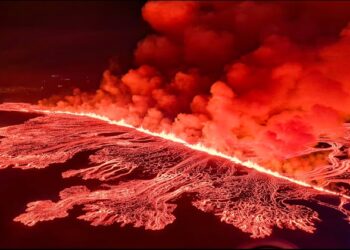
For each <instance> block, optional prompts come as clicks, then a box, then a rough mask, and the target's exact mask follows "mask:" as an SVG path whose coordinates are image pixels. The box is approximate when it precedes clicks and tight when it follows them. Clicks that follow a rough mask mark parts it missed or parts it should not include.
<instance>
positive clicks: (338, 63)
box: [40, 1, 350, 165]
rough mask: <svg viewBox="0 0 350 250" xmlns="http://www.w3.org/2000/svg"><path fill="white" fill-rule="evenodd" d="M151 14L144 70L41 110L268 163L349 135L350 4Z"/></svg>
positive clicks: (108, 79) (177, 9) (222, 5)
mask: <svg viewBox="0 0 350 250" xmlns="http://www.w3.org/2000/svg"><path fill="white" fill-rule="evenodd" d="M142 15H143V17H144V19H145V21H146V22H148V23H149V25H150V26H151V27H152V28H153V29H154V33H153V34H150V35H148V36H147V37H145V38H144V39H143V40H142V41H140V42H139V43H138V44H137V47H136V49H135V52H134V61H135V67H133V68H131V69H129V70H127V71H126V72H122V71H121V70H120V69H121V68H122V66H121V64H122V62H118V63H119V64H120V65H118V63H116V62H114V63H112V64H111V67H110V68H109V69H106V71H105V72H104V73H103V78H102V81H101V87H100V89H98V90H97V91H96V93H84V92H82V91H80V90H78V89H76V90H75V91H74V93H73V94H72V95H71V96H66V97H64V98H62V97H52V98H49V99H47V100H43V101H41V102H40V103H41V104H42V105H51V106H52V105H53V106H55V107H58V108H61V109H69V110H74V111H92V112H95V113H99V114H103V115H106V116H108V117H109V118H112V119H125V120H126V121H127V122H128V123H130V124H132V125H134V126H142V127H144V128H147V129H149V130H151V131H155V132H160V131H166V132H169V133H174V134H176V135H177V136H179V137H181V138H183V139H185V140H186V141H188V142H190V143H202V144H204V145H206V146H208V147H212V148H215V149H217V150H219V151H222V152H224V153H227V154H231V155H232V154H234V155H236V156H240V157H245V156H247V157H248V156H250V157H257V158H259V159H261V160H263V161H272V159H275V160H283V159H289V158H292V157H294V156H297V155H298V154H299V153H300V152H303V151H305V150H306V149H308V148H309V147H314V146H315V145H316V144H317V142H318V138H320V137H322V136H323V137H324V136H326V137H327V138H338V137H339V136H342V134H343V133H344V129H343V123H344V122H346V121H348V120H349V118H350V95H349V94H350V71H349V68H350V60H349V56H350V4H349V3H347V2H334V1H333V2H315V1H312V2H311V1H310V2H301V1H295V2H261V1H257V2H252V1H242V2H220V1H212V2H206V1H200V2H189V1H183V2H180V1H179V2H178V1H169V2H167V1H159V2H158V1H150V2H147V3H146V4H145V5H144V7H143V9H142ZM348 23H349V24H348ZM304 165H305V164H304Z"/></svg>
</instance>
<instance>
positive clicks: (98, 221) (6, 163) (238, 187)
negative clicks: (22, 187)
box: [0, 103, 349, 237]
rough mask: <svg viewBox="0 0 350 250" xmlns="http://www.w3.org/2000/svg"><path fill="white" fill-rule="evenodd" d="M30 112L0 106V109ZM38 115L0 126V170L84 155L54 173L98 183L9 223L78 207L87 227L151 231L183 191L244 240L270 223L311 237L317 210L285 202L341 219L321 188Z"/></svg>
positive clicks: (121, 131) (167, 143)
mask: <svg viewBox="0 0 350 250" xmlns="http://www.w3.org/2000/svg"><path fill="white" fill-rule="evenodd" d="M38 109H39V108H38V107H36V106H30V105H21V104H10V103H9V104H2V105H1V110H11V111H15V110H17V111H30V110H31V111H32V112H34V111H35V110H38ZM41 111H42V112H44V113H47V114H46V115H43V116H39V117H37V118H33V119H31V120H29V121H27V122H25V123H24V124H20V125H13V126H8V127H4V128H0V136H1V137H3V138H1V141H0V152H1V153H0V160H1V162H2V164H1V168H7V167H17V168H22V169H29V168H43V167H48V166H49V165H51V164H53V163H63V164H64V162H66V161H67V160H68V159H71V158H72V157H74V155H76V154H77V153H79V152H83V151H90V152H92V153H91V154H90V156H89V165H88V166H86V168H82V169H72V170H68V171H65V172H64V173H62V176H63V178H70V177H81V178H82V179H85V180H86V179H97V180H99V181H100V182H101V186H100V187H99V188H97V189H96V188H95V189H94V190H91V189H89V188H88V187H87V186H74V187H70V188H67V189H64V190H63V191H61V192H60V195H59V196H60V199H59V200H58V201H57V202H54V201H51V200H44V201H35V202H31V203H29V204H28V208H27V210H26V212H25V213H23V214H21V215H19V216H18V217H16V218H15V220H16V221H20V222H22V223H24V224H26V225H30V226H32V225H34V224H36V223H37V222H39V221H46V220H52V219H55V218H63V217H66V216H67V215H68V211H69V210H70V209H72V208H73V207H74V206H82V207H83V212H84V213H83V214H82V215H80V216H79V217H78V219H82V220H86V221H89V222H90V223H91V224H92V225H110V224H112V223H120V224H121V225H125V224H132V225H133V226H135V227H145V228H146V229H151V230H158V229H162V228H164V227H165V226H166V225H168V224H169V223H172V222H173V221H174V220H175V217H174V215H173V211H174V209H175V208H176V201H177V200H178V199H179V198H181V197H182V195H184V194H185V193H188V194H192V196H191V197H192V198H191V199H192V204H193V205H194V206H195V207H197V208H198V209H201V210H203V211H205V212H210V213H213V214H215V215H216V216H218V217H219V218H220V219H221V220H222V221H224V222H226V223H229V224H232V225H234V226H235V227H237V228H239V229H241V230H242V231H244V232H248V233H250V234H251V236H252V237H265V236H267V235H270V234H271V232H272V229H273V227H274V226H277V227H280V228H289V229H297V228H298V229H302V230H304V231H306V232H313V231H314V230H315V225H314V222H315V221H316V220H318V214H317V212H316V211H313V210H312V209H311V208H309V207H307V206H305V205H296V204H292V203H290V202H289V201H293V200H295V201H296V200H306V201H310V202H317V203H319V204H322V205H325V206H328V207H332V208H334V209H338V210H339V211H341V212H343V213H344V214H345V215H346V216H349V214H348V211H347V210H345V209H344V205H345V204H347V203H348V200H347V199H346V197H341V196H339V205H332V204H328V203H325V202H324V201H321V200H319V199H318V197H319V196H321V195H327V193H325V190H323V189H320V190H316V189H314V188H310V187H305V185H304V186H303V185H300V184H299V183H298V181H295V182H292V181H291V180H289V179H286V178H285V179H283V178H277V177H278V176H277V177H276V176H271V175H269V172H268V171H267V172H266V173H267V174H266V173H260V172H258V171H256V170H254V169H249V168H245V167H244V166H241V165H240V164H238V162H236V161H232V160H231V159H230V158H227V157H221V156H216V155H212V154H211V152H210V150H209V149H208V150H207V152H203V150H198V149H193V148H190V147H189V144H184V143H179V142H174V140H169V138H162V137H164V136H162V135H161V134H158V135H157V136H154V135H150V134H146V133H144V132H142V131H137V130H136V129H133V128H128V127H125V126H120V125H117V124H111V123H115V122H112V121H108V122H106V121H105V120H106V119H104V120H103V119H101V117H100V118H99V119H96V118H98V116H96V117H95V118H93V117H91V115H90V117H89V116H88V115H83V114H75V115H74V114H67V113H66V112H52V111H45V110H41ZM28 141H29V142H30V143H28ZM213 152H215V151H213ZM225 158H226V159H225ZM233 159H235V158H233ZM237 161H238V159H237ZM242 163H244V162H242ZM255 165H256V164H255ZM255 165H254V164H252V166H255ZM257 170H259V169H257ZM328 195H329V194H328Z"/></svg>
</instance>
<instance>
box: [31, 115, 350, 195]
mask: <svg viewBox="0 0 350 250" xmlns="http://www.w3.org/2000/svg"><path fill="white" fill-rule="evenodd" d="M34 111H37V112H42V113H47V114H55V113H56V114H69V115H76V116H86V117H91V118H95V119H99V120H102V121H105V122H108V123H109V124H114V125H118V126H123V127H128V128H133V129H136V130H137V131H140V132H142V133H145V134H149V135H152V136H157V137H161V138H164V139H166V140H170V141H173V142H176V143H181V144H183V145H185V146H186V147H189V148H191V149H194V150H197V151H200V152H205V153H207V154H209V155H213V156H219V157H222V158H224V159H227V160H229V161H231V162H233V163H234V164H239V165H242V166H245V167H248V168H251V169H254V170H256V171H258V172H261V173H266V174H268V175H272V176H274V177H277V178H281V179H285V180H288V181H290V182H293V183H295V184H298V185H301V186H304V187H312V188H314V189H316V190H319V191H322V192H325V193H328V194H332V195H339V196H341V197H344V198H346V199H350V196H348V195H345V194H342V193H338V192H334V191H331V190H328V189H325V188H322V187H318V186H315V185H311V184H309V183H306V182H304V181H300V180H296V179H293V178H289V177H286V176H283V175H281V174H280V173H278V172H274V171H271V170H270V169H267V168H265V167H263V166H260V165H259V164H257V163H254V162H252V161H242V160H240V159H239V158H237V157H234V156H229V155H226V154H223V153H221V152H218V151H217V150H215V149H212V148H208V147H205V146H203V145H202V144H199V143H198V144H189V143H188V142H186V141H184V140H182V139H180V138H178V137H176V136H175V135H174V134H169V133H166V132H161V133H155V132H152V131H149V130H147V129H144V128H142V127H141V128H137V127H134V126H132V125H130V124H128V123H126V122H125V121H124V120H120V121H113V120H111V119H109V118H108V117H106V116H102V115H98V114H94V113H74V112H69V111H57V110H55V111H52V110H42V109H35V110H34ZM336 151H338V147H336ZM335 153H336V152H334V151H333V152H332V155H331V157H332V159H334V154H335ZM343 168H344V169H343V170H342V171H340V172H341V173H342V172H348V170H349V162H346V163H345V164H344V167H343ZM318 171H319V172H322V171H321V170H320V169H318ZM308 174H310V173H308ZM311 174H314V172H312V173H311ZM338 174H339V173H334V171H333V172H332V174H331V175H332V176H336V175H338ZM318 176H320V175H318ZM347 182H349V183H350V180H348V181H347Z"/></svg>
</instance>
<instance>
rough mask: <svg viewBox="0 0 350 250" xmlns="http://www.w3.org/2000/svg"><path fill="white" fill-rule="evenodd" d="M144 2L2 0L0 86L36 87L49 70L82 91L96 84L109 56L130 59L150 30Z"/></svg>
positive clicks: (0, 14) (45, 77)
mask: <svg viewBox="0 0 350 250" xmlns="http://www.w3.org/2000/svg"><path fill="white" fill-rule="evenodd" d="M144 3H145V1H1V2H0V10H1V13H0V36H1V39H0V68H1V70H0V87H5V86H11V87H18V86H40V84H41V82H42V81H43V80H45V79H47V78H49V77H50V76H51V75H52V74H59V75H62V76H64V77H67V78H71V79H73V80H74V81H72V82H74V83H72V84H76V85H77V86H78V87H81V88H83V89H84V88H89V87H90V88H91V87H95V86H98V84H99V80H100V77H101V74H102V72H103V70H104V69H106V68H107V66H108V61H109V59H110V58H111V57H113V56H119V55H122V56H124V57H125V58H132V53H133V50H134V48H135V47H136V45H137V42H138V41H139V40H140V39H142V38H143V37H144V36H145V35H146V33H147V32H148V31H149V29H150V28H149V27H148V25H147V24H146V23H145V22H144V21H143V20H142V16H141V8H142V6H143V5H144ZM130 60H132V59H130ZM86 77H88V78H89V79H90V85H91V86H86V84H87V83H86V82H85V81H81V79H83V78H86Z"/></svg>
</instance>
